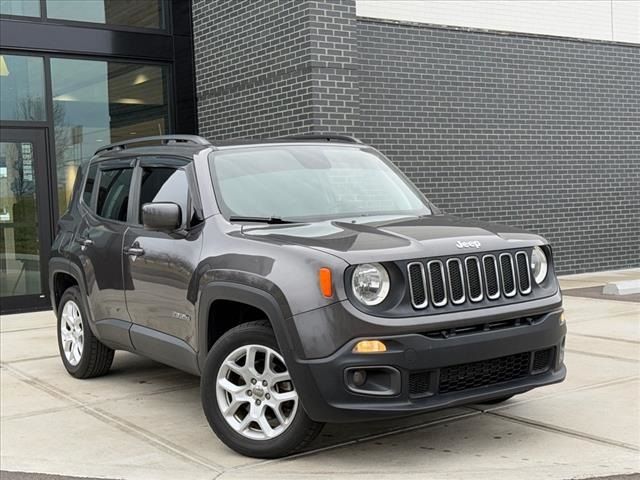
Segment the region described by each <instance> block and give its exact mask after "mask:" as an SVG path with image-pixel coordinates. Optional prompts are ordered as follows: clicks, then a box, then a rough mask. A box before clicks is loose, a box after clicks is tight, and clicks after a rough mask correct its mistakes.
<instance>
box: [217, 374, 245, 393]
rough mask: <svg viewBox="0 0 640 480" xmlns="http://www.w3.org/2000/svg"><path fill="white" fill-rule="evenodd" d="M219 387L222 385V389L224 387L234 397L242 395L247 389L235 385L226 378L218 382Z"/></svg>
mask: <svg viewBox="0 0 640 480" xmlns="http://www.w3.org/2000/svg"><path fill="white" fill-rule="evenodd" d="M218 385H220V387H222V388H223V389H224V390H226V391H227V392H229V393H230V394H232V395H234V394H236V393H240V392H241V391H242V390H243V389H244V388H245V387H244V386H243V385H234V384H233V383H231V382H230V381H229V380H227V379H226V378H221V379H220V380H218Z"/></svg>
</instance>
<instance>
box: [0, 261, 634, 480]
mask: <svg viewBox="0 0 640 480" xmlns="http://www.w3.org/2000/svg"><path fill="white" fill-rule="evenodd" d="M634 278H640V269H635V270H626V271H618V272H601V273H598V274H589V275H574V276H570V277H564V278H563V279H562V286H563V289H569V288H584V287H590V286H594V285H603V284H604V283H606V282H609V281H614V280H616V279H621V280H622V279H634ZM565 307H566V316H567V322H568V328H569V336H568V341H567V353H566V363H567V366H568V369H569V375H568V378H567V380H566V381H565V382H564V383H562V384H559V385H554V386H550V387H546V388H542V389H538V390H534V391H532V392H529V393H527V394H524V395H521V396H519V397H516V398H514V399H512V400H511V401H509V402H507V403H505V404H502V405H498V406H494V407H491V408H484V407H483V406H479V405H471V406H468V407H465V408H456V409H449V410H444V411H441V412H437V413H432V414H425V415H419V416H415V417H411V418H405V419H402V420H395V421H387V422H378V423H368V424H354V425H328V426H326V427H325V429H324V431H323V433H322V434H321V436H320V437H319V438H318V440H316V442H314V444H313V445H312V446H311V449H310V450H309V451H307V452H304V453H302V454H298V455H295V456H293V457H289V458H287V459H282V460H270V461H261V460H256V459H250V458H246V457H242V456H240V455H238V454H236V453H234V452H232V451H230V450H229V449H227V448H226V447H225V446H224V445H222V444H221V442H220V441H219V440H218V439H217V438H216V437H215V435H214V434H213V433H212V432H211V430H210V429H209V426H208V425H207V422H206V420H205V418H204V415H203V414H202V410H201V407H200V399H199V388H198V379H197V378H196V377H192V376H189V375H187V374H184V373H182V372H179V371H177V370H174V369H171V368H168V367H165V366H162V365H160V364H157V363H155V362H152V361H149V360H146V359H143V358H140V357H137V356H135V355H131V354H128V353H124V352H118V353H117V354H116V360H115V362H114V366H113V369H112V371H111V373H110V374H109V375H107V376H106V377H102V378H98V379H93V380H85V381H79V380H75V379H73V378H72V377H70V376H69V375H67V374H66V372H65V371H64V368H63V367H62V364H61V362H60V359H59V357H58V353H57V345H56V340H55V338H56V337H55V318H54V317H53V314H52V313H50V312H41V313H32V314H28V315H11V316H5V317H3V318H2V320H1V323H0V326H1V332H2V334H1V352H0V361H1V369H0V387H1V388H0V390H1V398H0V400H1V401H0V415H1V424H0V454H1V455H0V468H2V470H8V471H23V472H39V473H49V474H57V475H71V476H79V477H98V478H126V479H154V480H155V479H158V480H162V479H172V480H173V479H176V478H189V479H196V480H197V479H213V478H222V479H235V478H238V479H239V478H243V479H244V478H254V477H256V478H257V477H259V476H262V475H265V476H270V477H274V478H292V479H294V478H295V479H299V478H314V479H318V478H346V477H351V478H362V477H370V476H372V475H375V478H376V479H387V478H388V479H392V478H394V479H395V478H398V479H400V478H402V479H405V478H434V479H440V478H442V479H444V478H447V479H451V478H471V477H472V478H474V479H485V478H486V479H494V478H518V479H528V478H531V479H534V478H535V479H536V480H537V479H540V478H550V479H569V478H587V477H595V476H605V475H618V474H631V473H635V472H640V406H639V404H640V348H639V347H640V304H639V303H635V302H627V301H611V300H602V299H593V298H583V297H574V296H565ZM1 476H2V479H3V480H4V479H5V478H7V479H12V478H13V476H12V475H11V474H8V473H6V472H4V473H3V474H2V475H1ZM16 478H29V477H24V476H20V477H16ZM35 478H38V477H35Z"/></svg>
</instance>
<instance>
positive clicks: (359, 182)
mask: <svg viewBox="0 0 640 480" xmlns="http://www.w3.org/2000/svg"><path fill="white" fill-rule="evenodd" d="M209 161H210V164H211V173H212V177H213V182H214V186H215V188H216V193H217V198H218V202H219V204H220V205H219V206H220V209H221V210H222V213H223V214H224V215H225V216H226V217H227V218H228V217H231V216H239V217H276V218H281V219H289V220H314V219H315V220H319V219H330V218H338V217H350V216H361V215H390V214H402V215H404V214H406V215H428V214H430V213H431V211H430V209H429V206H428V203H427V202H426V200H425V199H424V197H422V195H421V194H420V193H419V192H418V191H417V190H416V189H415V188H414V187H413V186H412V185H411V184H410V183H409V182H408V181H407V180H406V179H405V178H404V177H403V176H402V175H401V174H400V173H399V171H398V170H397V169H396V168H395V167H393V166H392V165H390V163H389V162H388V161H386V160H384V159H383V158H382V157H381V156H380V155H378V154H377V153H375V151H373V150H364V149H359V148H353V147H341V146H333V145H327V146H324V145H323V146H318V145H300V146H298V145H296V146H291V145H286V146H285V145H283V146H269V147H266V148H265V147H254V148H243V149H238V150H229V151H217V152H214V153H212V154H211V156H210V157H209Z"/></svg>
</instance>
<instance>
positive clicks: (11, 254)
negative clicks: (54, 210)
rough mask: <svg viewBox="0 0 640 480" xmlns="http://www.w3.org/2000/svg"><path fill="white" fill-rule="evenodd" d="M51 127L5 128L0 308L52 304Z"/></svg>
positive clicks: (1, 138) (0, 153)
mask: <svg viewBox="0 0 640 480" xmlns="http://www.w3.org/2000/svg"><path fill="white" fill-rule="evenodd" d="M46 155H47V153H46V148H45V130H44V129H37V128H6V127H3V128H0V312H2V313H7V312H12V311H20V310H36V309H40V308H46V307H48V306H49V301H48V292H47V290H48V287H47V261H48V256H49V248H50V245H51V219H50V210H51V208H50V205H49V203H50V202H49V195H48V187H47V180H46V178H47V177H46V171H47V157H46Z"/></svg>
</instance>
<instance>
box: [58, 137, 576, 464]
mask: <svg viewBox="0 0 640 480" xmlns="http://www.w3.org/2000/svg"><path fill="white" fill-rule="evenodd" d="M49 272H50V289H51V299H52V302H53V308H54V311H55V312H57V315H58V345H59V348H60V354H61V357H62V362H63V364H64V366H65V368H66V369H67V370H68V372H69V373H70V374H71V375H73V376H74V377H77V378H89V377H95V376H98V375H104V374H105V373H107V371H108V370H109V368H110V366H111V363H112V361H113V355H114V350H128V351H130V352H135V353H139V354H141V355H144V356H147V357H149V358H152V359H154V360H157V361H159V362H162V363H165V364H167V365H171V366H173V367H176V368H179V369H182V370H184V371H186V372H189V373H191V374H194V375H200V376H201V396H202V405H203V408H204V412H205V414H206V417H207V420H208V421H209V424H210V425H211V428H212V429H213V430H214V431H215V433H216V434H217V435H218V436H219V437H220V439H221V440H222V441H223V442H225V443H226V444H227V445H228V446H229V447H231V448H233V449H234V450H236V451H238V452H241V453H243V454H245V455H250V456H255V457H265V458H266V457H278V456H282V455H286V454H289V453H291V452H293V451H295V450H297V449H300V448H303V447H304V446H305V445H307V444H308V443H309V442H311V441H312V440H313V438H314V437H315V436H316V435H317V434H318V432H319V431H320V429H321V427H322V424H323V422H351V421H358V420H360V421H362V420H374V419H380V418H386V417H396V416H402V415H409V414H415V413H420V412H425V411H429V410H434V409H441V408H446V407H453V406H456V405H464V404H469V403H475V402H478V403H494V402H500V401H503V400H506V399H507V398H509V397H511V396H512V395H515V394H518V393H523V392H526V391H527V390H530V389H532V388H535V387H539V386H542V385H548V384H551V383H556V382H560V381H562V380H563V379H564V377H565V374H566V370H565V367H564V365H563V347H564V338H565V333H566V327H565V323H564V317H563V314H562V297H561V293H560V290H559V288H558V282H557V280H556V277H555V275H554V269H553V257H552V255H551V248H550V246H549V244H548V243H547V242H546V241H545V240H544V239H543V238H541V237H539V236H537V235H533V234H530V233H526V232H523V231H520V230H516V229H513V228H509V227H506V226H503V225H492V224H487V223H480V222H477V221H471V220H465V219H462V218H457V217H453V216H448V215H443V214H441V213H440V212H439V211H438V209H437V208H436V207H434V206H433V205H432V204H431V203H430V202H429V201H428V200H427V199H425V198H424V197H423V196H422V194H421V193H420V192H419V191H418V190H417V189H416V188H415V187H413V186H412V185H411V183H410V182H409V181H408V180H407V179H406V178H405V177H404V176H403V175H402V174H401V173H400V172H399V171H398V170H397V169H396V168H395V167H394V166H393V165H392V164H391V163H390V162H389V161H388V160H387V159H386V158H385V157H384V156H382V155H381V154H380V153H379V152H378V151H376V150H375V149H373V148H371V147H369V146H367V145H364V144H362V143H361V142H359V141H358V140H356V139H354V138H351V137H346V136H339V135H326V136H320V135H302V136H295V137H285V138H277V139H274V140H264V141H251V142H235V143H228V144H215V145H214V144H211V143H209V142H208V141H207V140H205V139H203V138H201V137H196V136H179V135H174V136H163V137H149V138H142V139H138V140H133V141H128V142H122V143H116V144H113V145H109V146H106V147H104V148H101V149H100V150H98V151H97V152H96V155H95V156H94V157H93V158H92V159H91V160H90V161H89V162H88V163H87V164H86V165H84V166H83V167H82V168H81V170H80V172H79V174H78V176H77V181H76V186H75V190H74V194H73V198H72V201H71V205H70V207H69V209H68V211H67V212H66V213H65V214H64V215H63V216H62V218H61V219H60V222H59V226H58V235H57V237H56V239H55V242H54V244H53V247H52V252H51V260H50V268H49Z"/></svg>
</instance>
